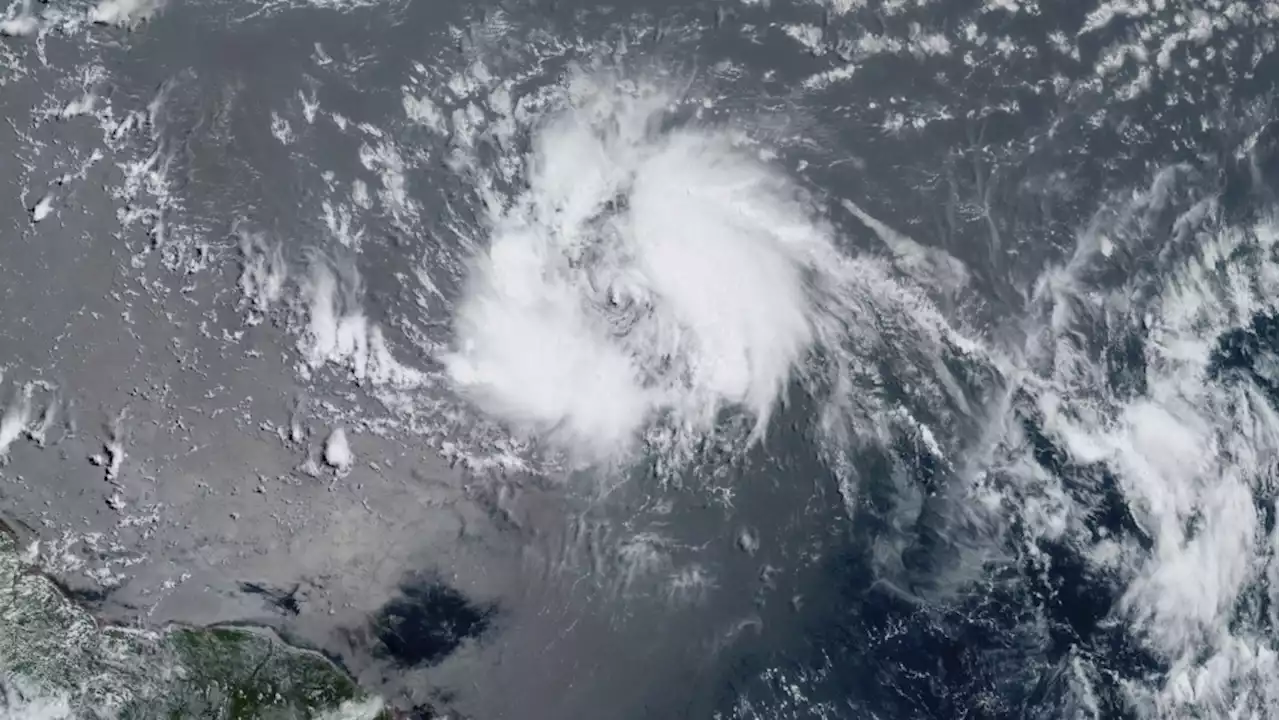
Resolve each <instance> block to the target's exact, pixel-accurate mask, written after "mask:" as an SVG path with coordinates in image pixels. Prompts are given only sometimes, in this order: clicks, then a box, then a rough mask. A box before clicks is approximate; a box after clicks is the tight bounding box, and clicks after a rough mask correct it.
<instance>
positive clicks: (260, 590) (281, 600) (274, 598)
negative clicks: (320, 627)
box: [239, 581, 302, 615]
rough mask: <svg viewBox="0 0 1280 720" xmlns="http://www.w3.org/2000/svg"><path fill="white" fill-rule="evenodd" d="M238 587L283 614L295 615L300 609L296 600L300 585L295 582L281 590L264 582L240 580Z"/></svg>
mask: <svg viewBox="0 0 1280 720" xmlns="http://www.w3.org/2000/svg"><path fill="white" fill-rule="evenodd" d="M239 587H240V592H242V593H247V594H249V595H257V596H259V597H261V598H262V599H263V600H264V601H265V602H266V603H267V605H269V606H270V607H271V608H273V609H275V610H276V611H278V612H280V613H282V614H284V615H297V614H298V613H299V612H301V611H302V605H301V603H300V602H299V600H298V590H299V589H301V587H302V586H301V585H298V584H295V585H294V586H293V588H292V589H290V590H283V589H281V588H275V587H271V586H270V585H266V584H264V583H256V582H248V581H242V582H241V583H240V585H239Z"/></svg>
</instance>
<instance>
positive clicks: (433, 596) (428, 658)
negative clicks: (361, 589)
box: [370, 578, 497, 667]
mask: <svg viewBox="0 0 1280 720" xmlns="http://www.w3.org/2000/svg"><path fill="white" fill-rule="evenodd" d="M496 613H497V607H496V606H494V605H490V604H484V603H477V602H474V601H472V600H471V599H469V598H468V597H467V596H465V595H463V594H462V593H461V592H459V591H458V590H456V589H454V588H452V587H450V586H448V585H446V584H444V583H443V582H441V581H439V580H437V579H435V578H420V579H415V580H411V581H409V582H407V583H405V584H404V585H402V586H401V588H400V596H399V597H397V598H396V599H394V600H392V601H390V602H388V603H387V604H386V605H384V606H383V607H382V608H381V609H380V610H379V611H378V612H377V613H376V614H375V615H374V617H373V619H372V620H371V621H370V625H371V628H372V630H373V634H374V636H375V637H376V639H377V643H376V645H375V647H374V648H373V652H374V654H375V655H377V656H380V657H383V658H388V659H390V660H392V661H393V662H395V663H396V664H397V665H399V666H401V667H426V666H431V665H435V664H438V663H439V662H441V661H442V660H444V659H445V658H446V657H448V656H449V655H450V654H452V653H453V652H454V651H455V650H457V649H458V648H459V647H460V646H461V645H462V643H463V642H464V641H466V640H468V639H475V638H479V637H480V636H481V635H483V634H484V633H485V632H486V631H487V630H488V629H489V627H490V624H491V622H492V621H493V618H494V616H495V615H496Z"/></svg>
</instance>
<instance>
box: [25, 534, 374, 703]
mask: <svg viewBox="0 0 1280 720" xmlns="http://www.w3.org/2000/svg"><path fill="white" fill-rule="evenodd" d="M393 717H394V714H393V711H391V710H390V709H387V708H385V707H384V706H383V704H382V702H381V700H380V699H378V698H376V697H370V696H369V695H367V694H366V693H364V692H362V691H361V690H360V688H359V687H358V686H357V685H356V684H355V682H354V681H352V679H351V678H350V677H349V676H348V675H347V674H346V673H345V672H344V671H343V670H342V668H340V667H338V666H337V665H335V664H334V663H333V662H331V661H330V660H328V659H327V658H325V657H324V656H323V655H321V654H320V653H317V652H314V651H312V650H307V649H303V648H298V647H294V646H292V645H289V644H288V643H286V642H284V641H283V640H282V639H280V637H278V636H277V635H276V634H275V633H273V632H271V631H270V630H267V629H263V628H255V627H233V626H217V627H207V628H192V627H169V628H164V629H160V630H142V629H137V628H130V627H121V626H112V625H105V624H102V623H100V622H98V621H97V620H96V619H95V618H94V617H93V616H92V615H91V614H90V613H89V611H88V610H86V609H85V608H84V607H82V606H81V605H80V604H78V603H77V602H75V601H74V600H73V599H72V598H69V597H68V596H67V594H66V593H65V592H63V590H62V589H61V588H60V587H59V586H58V585H57V583H55V582H54V581H53V580H52V579H50V578H48V577H46V576H45V575H44V574H43V573H41V572H40V571H39V569H38V568H36V567H34V566H33V565H32V564H31V563H29V562H27V561H25V560H24V558H23V556H22V551H21V548H20V547H19V545H18V542H17V540H16V538H15V537H14V535H13V534H12V533H11V532H9V531H8V528H6V527H4V526H3V525H2V524H0V720H18V719H19V718H22V719H24V720H25V719H27V718H30V719H31V720H37V719H39V720H73V719H74V720H79V719H80V718H93V719H95V720H96V719H99V718H100V719H102V720H107V719H111V720H151V719H152V718H154V719H156V720H184V719H186V718H193V719H199V720H293V719H295V718H296V719H307V720H391V719H392V718H393Z"/></svg>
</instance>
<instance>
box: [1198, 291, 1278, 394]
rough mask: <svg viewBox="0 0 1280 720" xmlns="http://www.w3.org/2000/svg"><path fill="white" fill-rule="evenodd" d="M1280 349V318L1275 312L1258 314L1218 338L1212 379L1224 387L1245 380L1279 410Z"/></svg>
mask: <svg viewBox="0 0 1280 720" xmlns="http://www.w3.org/2000/svg"><path fill="white" fill-rule="evenodd" d="M1277 346H1280V316H1277V314H1276V313H1275V312H1273V311H1266V312H1259V313H1255V314H1254V316H1253V318H1252V319H1251V320H1250V322H1249V324H1248V325H1247V326H1245V327H1239V328H1233V329H1231V330H1228V331H1227V332H1225V333H1223V334H1222V335H1221V336H1219V337H1218V342H1217V346H1216V347H1215V348H1214V350H1213V354H1212V355H1211V356H1210V358H1209V372H1208V375H1209V378H1210V379H1211V380H1213V381H1215V382H1223V383H1230V382H1233V381H1241V380H1243V381H1245V382H1249V383H1253V384H1255V385H1257V386H1258V387H1259V388H1261V389H1262V390H1263V391H1264V392H1265V393H1266V394H1267V397H1268V399H1270V400H1271V406H1272V407H1273V408H1275V407H1277V402H1278V397H1277V393H1280V386H1278V385H1277V382H1276V378H1277V375H1276V372H1275V366H1276V348H1277ZM1264 366H1268V367H1264ZM1268 370H1270V371H1271V372H1267V371H1268Z"/></svg>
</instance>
